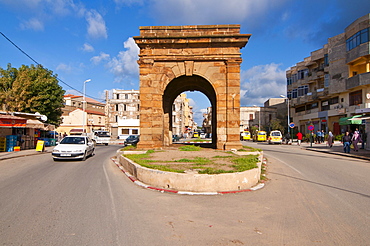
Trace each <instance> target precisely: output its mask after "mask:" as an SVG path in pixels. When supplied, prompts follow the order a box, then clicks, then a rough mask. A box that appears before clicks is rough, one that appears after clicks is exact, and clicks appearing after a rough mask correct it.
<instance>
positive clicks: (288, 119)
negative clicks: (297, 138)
mask: <svg viewBox="0 0 370 246" xmlns="http://www.w3.org/2000/svg"><path fill="white" fill-rule="evenodd" d="M280 97H282V98H286V100H287V108H288V118H287V124H288V133H289V135H290V129H289V128H290V124H289V121H290V114H289V111H290V110H289V109H290V108H289V98H288V97H286V96H284V95H280ZM290 137H292V136H290Z"/></svg>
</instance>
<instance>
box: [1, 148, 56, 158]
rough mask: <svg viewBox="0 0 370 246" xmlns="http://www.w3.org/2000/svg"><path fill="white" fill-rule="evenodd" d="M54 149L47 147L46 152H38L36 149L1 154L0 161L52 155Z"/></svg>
mask: <svg viewBox="0 0 370 246" xmlns="http://www.w3.org/2000/svg"><path fill="white" fill-rule="evenodd" d="M53 149H54V146H51V147H45V151H44V152H39V151H36V149H26V150H21V151H11V152H0V161H1V160H7V159H13V158H18V157H22V156H31V155H41V154H51V151H52V150H53Z"/></svg>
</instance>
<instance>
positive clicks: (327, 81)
mask: <svg viewBox="0 0 370 246" xmlns="http://www.w3.org/2000/svg"><path fill="white" fill-rule="evenodd" d="M329 83H330V74H325V76H324V86H325V87H329Z"/></svg>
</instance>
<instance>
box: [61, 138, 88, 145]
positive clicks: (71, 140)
mask: <svg viewBox="0 0 370 246" xmlns="http://www.w3.org/2000/svg"><path fill="white" fill-rule="evenodd" d="M60 143H61V144H85V138H83V137H66V138H63V140H62V141H60Z"/></svg>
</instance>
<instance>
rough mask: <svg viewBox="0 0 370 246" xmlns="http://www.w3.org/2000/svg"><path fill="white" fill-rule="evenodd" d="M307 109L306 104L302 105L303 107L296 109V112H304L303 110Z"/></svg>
mask: <svg viewBox="0 0 370 246" xmlns="http://www.w3.org/2000/svg"><path fill="white" fill-rule="evenodd" d="M305 110H306V106H301V107H298V108H296V109H295V112H296V113H299V112H303V111H305Z"/></svg>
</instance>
